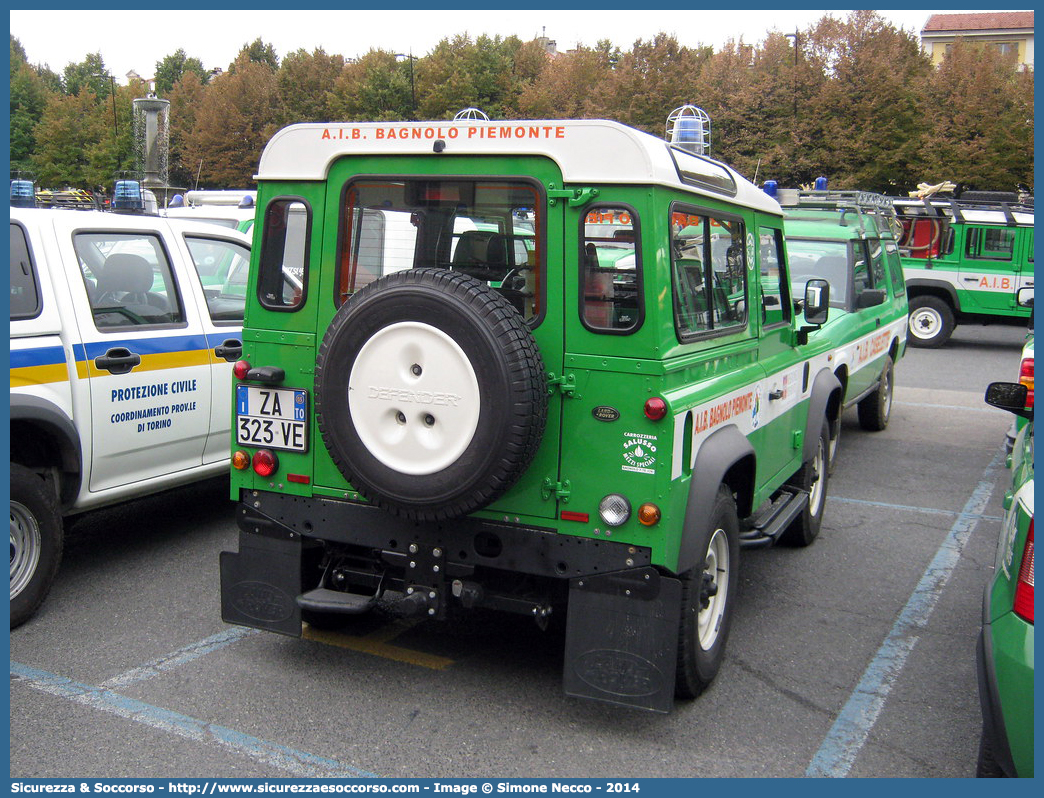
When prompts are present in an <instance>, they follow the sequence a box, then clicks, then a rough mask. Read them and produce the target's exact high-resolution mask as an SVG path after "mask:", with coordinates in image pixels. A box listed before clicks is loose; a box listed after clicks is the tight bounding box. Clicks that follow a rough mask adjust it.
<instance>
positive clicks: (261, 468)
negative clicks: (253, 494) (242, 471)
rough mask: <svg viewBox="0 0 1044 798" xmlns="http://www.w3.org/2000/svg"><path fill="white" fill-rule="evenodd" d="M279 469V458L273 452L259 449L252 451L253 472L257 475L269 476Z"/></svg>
mask: <svg viewBox="0 0 1044 798" xmlns="http://www.w3.org/2000/svg"><path fill="white" fill-rule="evenodd" d="M278 470H279V458H278V457H276V454H275V452H272V451H269V450H268V449H260V450H259V451H257V452H255V453H254V473H255V474H257V475H258V476H259V477H270V476H272V474H274V473H275V472H276V471H278Z"/></svg>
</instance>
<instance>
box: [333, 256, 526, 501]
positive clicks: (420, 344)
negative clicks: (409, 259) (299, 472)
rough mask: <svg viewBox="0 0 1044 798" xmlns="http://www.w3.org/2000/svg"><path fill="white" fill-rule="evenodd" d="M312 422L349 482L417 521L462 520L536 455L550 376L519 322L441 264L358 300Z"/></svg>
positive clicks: (339, 333) (377, 286)
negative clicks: (461, 517) (440, 266)
mask: <svg viewBox="0 0 1044 798" xmlns="http://www.w3.org/2000/svg"><path fill="white" fill-rule="evenodd" d="M315 415H316V419H317V420H318V423H319V431H320V434H321V436H322V439H323V442H324V443H325V444H326V447H327V449H328V451H329V453H330V456H331V457H332V458H333V461H334V463H335V464H336V465H337V468H338V469H339V470H340V472H341V474H342V475H343V476H344V478H345V479H347V480H348V482H350V483H351V485H352V487H354V488H355V489H356V490H357V491H359V493H361V494H362V495H363V496H365V497H366V498H367V499H368V500H370V501H371V502H372V503H373V504H376V505H378V506H380V507H383V508H385V509H387V510H389V511H391V512H392V513H394V514H396V515H398V516H400V517H403V518H407V519H410V520H418V521H420V520H440V519H445V518H456V517H460V516H462V515H466V514H468V513H470V512H473V511H474V510H477V509H480V508H482V507H485V506H486V505H488V504H489V503H491V502H492V501H494V500H495V499H497V498H498V497H499V496H501V495H503V493H504V492H505V491H507V490H508V489H509V488H510V487H511V486H512V485H513V484H514V483H515V482H516V481H517V480H518V478H519V477H520V476H521V475H522V473H523V472H524V471H525V470H526V468H527V467H528V466H529V464H530V463H531V462H532V460H533V456H534V455H535V453H536V450H537V447H538V446H539V445H540V439H541V437H542V435H543V432H544V423H545V420H546V417H547V378H546V375H545V371H544V364H543V361H542V359H541V357H540V352H539V350H538V348H537V345H536V341H535V340H534V339H533V335H532V333H531V332H530V330H529V328H528V327H527V326H526V324H525V322H524V321H523V319H522V317H521V316H520V315H519V314H518V312H517V311H516V310H515V309H514V307H512V305H511V304H510V303H509V302H507V301H506V300H505V299H504V298H503V297H501V296H500V295H499V294H498V293H497V292H496V291H494V290H493V289H491V288H490V287H489V286H488V285H486V284H485V283H482V282H480V281H479V280H476V279H474V278H472V277H469V276H467V275H465V274H461V273H458V272H450V271H446V270H445V269H411V270H408V271H402V272H395V273H393V274H389V275H386V276H384V277H382V278H380V279H378V280H376V281H374V282H373V283H370V284H369V285H367V286H366V287H365V288H363V289H362V290H360V291H359V292H357V293H356V294H354V295H353V296H351V297H350V298H349V299H348V301H347V302H345V304H344V305H342V306H341V308H340V310H338V312H337V314H336V315H335V316H334V318H333V320H332V321H331V323H330V326H329V328H328V329H327V330H326V333H325V335H324V336H323V340H322V344H321V345H320V347H319V354H318V357H317V358H316V370H315Z"/></svg>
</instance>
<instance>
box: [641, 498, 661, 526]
mask: <svg viewBox="0 0 1044 798" xmlns="http://www.w3.org/2000/svg"><path fill="white" fill-rule="evenodd" d="M638 522H639V523H640V524H641V525H642V526H653V525H655V524H658V523H659V522H660V508H659V507H657V506H656V505H655V504H653V503H652V502H646V503H645V504H643V505H642V506H641V507H639V508H638Z"/></svg>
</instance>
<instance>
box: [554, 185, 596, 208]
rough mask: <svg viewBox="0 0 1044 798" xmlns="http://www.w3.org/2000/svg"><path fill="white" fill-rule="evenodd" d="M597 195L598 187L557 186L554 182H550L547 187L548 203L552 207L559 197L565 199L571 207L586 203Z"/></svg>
mask: <svg viewBox="0 0 1044 798" xmlns="http://www.w3.org/2000/svg"><path fill="white" fill-rule="evenodd" d="M597 196H598V189H597V188H555V184H554V183H550V184H549V185H548V187H547V197H548V202H547V204H548V205H550V206H551V207H552V208H553V207H554V206H555V201H556V200H558V199H564V200H565V201H566V202H567V203H568V204H569V207H570V208H578V207H580V206H581V205H586V204H587V203H589V202H590V201H591V200H593V199H594V198H595V197H597Z"/></svg>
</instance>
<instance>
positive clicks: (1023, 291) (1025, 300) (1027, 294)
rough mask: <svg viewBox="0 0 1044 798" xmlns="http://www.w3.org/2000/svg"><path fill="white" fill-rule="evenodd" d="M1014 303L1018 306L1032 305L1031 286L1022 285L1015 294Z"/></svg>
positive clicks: (1029, 306) (1026, 306)
mask: <svg viewBox="0 0 1044 798" xmlns="http://www.w3.org/2000/svg"><path fill="white" fill-rule="evenodd" d="M1015 304H1017V305H1018V306H1019V307H1020V308H1031V307H1033V286H1024V287H1023V288H1020V289H1019V290H1018V293H1017V294H1015Z"/></svg>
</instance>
